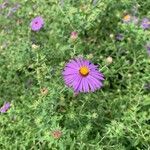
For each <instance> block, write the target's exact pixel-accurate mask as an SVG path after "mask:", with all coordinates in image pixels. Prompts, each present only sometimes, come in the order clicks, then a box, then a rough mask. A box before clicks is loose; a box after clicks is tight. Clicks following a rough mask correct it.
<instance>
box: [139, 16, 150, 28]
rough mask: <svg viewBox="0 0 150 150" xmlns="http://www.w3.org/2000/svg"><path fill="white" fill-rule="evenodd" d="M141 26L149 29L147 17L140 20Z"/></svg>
mask: <svg viewBox="0 0 150 150" xmlns="http://www.w3.org/2000/svg"><path fill="white" fill-rule="evenodd" d="M141 27H142V28H143V29H144V30H145V29H149V28H150V20H149V19H148V18H144V19H143V20H142V23H141Z"/></svg>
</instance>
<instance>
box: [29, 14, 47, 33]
mask: <svg viewBox="0 0 150 150" xmlns="http://www.w3.org/2000/svg"><path fill="white" fill-rule="evenodd" d="M43 25H44V20H43V18H42V17H40V16H38V17H36V18H34V19H33V20H32V21H31V24H30V26H31V29H32V30H33V31H39V30H40V29H41V28H42V27H43Z"/></svg>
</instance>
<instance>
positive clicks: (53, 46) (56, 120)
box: [0, 0, 150, 150]
mask: <svg viewBox="0 0 150 150" xmlns="http://www.w3.org/2000/svg"><path fill="white" fill-rule="evenodd" d="M2 3H3V2H2V1H0V4H2ZM19 4H20V7H19V8H18V9H17V10H16V11H14V12H11V11H10V10H11V9H12V8H13V7H14V5H15V1H14V0H13V1H11V2H9V4H8V5H6V7H5V8H3V9H1V12H0V84H1V86H0V106H2V105H3V103H4V102H5V101H9V102H11V108H10V109H9V110H8V112H7V113H5V114H0V134H1V136H0V149H1V150H17V149H19V150H25V149H31V150H32V149H34V150H36V149H41V150H47V149H48V150H49V149H52V150H59V149H60V150H69V149H70V150H78V149H79V150H148V149H150V126H149V124H150V110H149V107H150V93H149V90H146V89H145V88H144V85H145V84H146V83H148V82H150V74H149V73H150V60H149V59H150V58H149V57H148V55H147V51H146V50H145V47H144V46H145V44H146V42H147V41H149V34H150V31H149V30H145V31H144V30H143V29H141V27H140V24H137V25H135V24H134V23H129V24H124V23H123V22H122V17H123V16H124V14H125V13H126V12H128V13H132V9H133V7H135V6H137V5H138V6H139V10H138V13H137V14H136V15H137V17H138V18H139V20H141V19H142V17H145V16H147V17H150V14H149V7H148V6H149V1H148V0H146V1H141V0H137V1H131V0H120V1H118V0H107V1H106V0H101V1H97V3H96V5H93V4H92V1H91V0H87V1H75V0H74V1H73V0H68V1H67V2H66V1H64V5H63V6H61V5H60V4H61V3H60V1H57V0H50V1H48V0H41V1H36V0H23V1H21V2H20V3H19ZM10 12H11V15H8V13H10ZM39 15H40V16H42V17H43V18H44V22H45V25H44V28H43V29H41V30H40V31H39V32H33V31H31V29H30V22H31V20H32V19H33V18H34V17H36V16H39ZM72 31H77V32H78V38H77V39H76V40H75V41H73V40H71V39H70V33H71V32H72ZM118 33H122V34H123V35H124V39H123V40H122V41H117V40H116V39H115V36H116V34H118ZM78 55H83V56H84V58H87V59H90V60H91V61H92V62H93V63H95V64H98V65H99V67H100V70H101V71H102V72H103V74H104V75H105V82H104V87H103V88H102V89H101V90H99V91H96V92H94V93H88V94H80V95H77V96H74V94H73V91H72V90H71V89H68V88H67V87H66V86H64V82H63V78H62V70H63V68H64V65H65V63H66V62H68V60H69V59H71V58H74V57H76V56H78ZM109 56H110V57H112V59H113V61H112V63H108V62H107V57H109ZM43 88H46V89H47V90H48V92H46V93H42V91H41V89H43ZM55 130H60V131H61V132H62V135H61V137H60V138H59V139H55V138H54V137H53V136H52V132H53V131H55Z"/></svg>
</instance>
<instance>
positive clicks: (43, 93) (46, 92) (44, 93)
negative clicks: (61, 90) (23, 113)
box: [40, 88, 48, 95]
mask: <svg viewBox="0 0 150 150" xmlns="http://www.w3.org/2000/svg"><path fill="white" fill-rule="evenodd" d="M40 91H41V94H42V95H47V94H48V89H47V88H42V89H41V90H40Z"/></svg>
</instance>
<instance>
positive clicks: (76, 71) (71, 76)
mask: <svg viewBox="0 0 150 150" xmlns="http://www.w3.org/2000/svg"><path fill="white" fill-rule="evenodd" d="M62 74H63V76H64V80H65V84H66V85H67V86H68V87H72V88H73V90H74V92H75V93H76V94H78V93H79V92H83V93H87V92H94V91H95V90H98V89H100V88H101V87H102V86H103V83H102V80H104V76H103V74H102V73H101V72H100V71H98V68H97V66H96V65H94V64H92V63H91V62H90V61H88V60H84V59H83V58H76V59H73V60H70V62H69V63H67V64H66V67H65V69H64V71H63V73H62Z"/></svg>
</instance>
